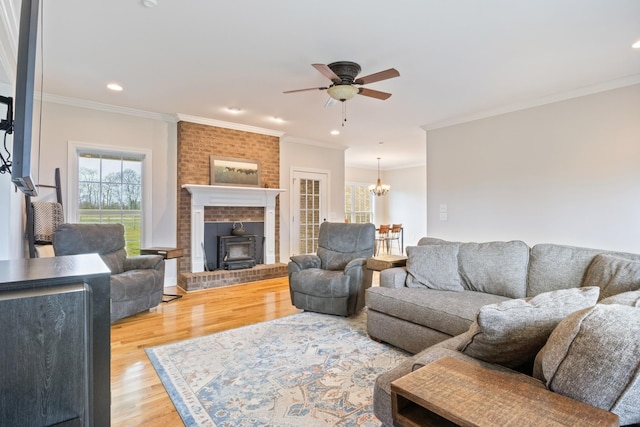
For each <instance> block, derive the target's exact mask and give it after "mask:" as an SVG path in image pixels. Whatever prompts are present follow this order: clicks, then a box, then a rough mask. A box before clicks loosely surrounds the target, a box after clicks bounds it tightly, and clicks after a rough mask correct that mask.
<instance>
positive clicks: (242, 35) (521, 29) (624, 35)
mask: <svg viewBox="0 0 640 427" xmlns="http://www.w3.org/2000/svg"><path fill="white" fill-rule="evenodd" d="M2 1H3V2H6V1H11V2H17V1H18V0H2ZM41 3H42V4H43V8H44V11H43V17H44V22H43V30H42V35H43V39H44V45H43V47H44V92H45V93H47V94H51V95H57V96H64V97H70V98H77V99H82V100H89V101H94V102H98V103H104V104H110V105H116V106H122V107H127V108H133V109H139V110H144V111H150V112H156V113H161V114H175V113H183V114H187V115H192V116H198V117H204V118H211V119H216V120H223V121H228V122H237V123H241V124H245V125H251V126H257V127H261V128H268V129H274V130H277V131H282V132H284V133H285V135H286V136H287V137H291V138H294V139H299V140H304V141H311V142H316V143H320V144H330V145H338V146H345V147H347V146H348V147H349V148H348V149H347V150H346V162H347V164H348V165H351V166H361V167H372V168H375V167H376V157H378V156H380V157H382V168H383V169H384V168H395V167H403V166H411V165H418V164H424V163H425V131H424V130H423V128H429V127H434V126H439V125H441V124H447V123H454V122H459V121H461V120H465V119H470V118H477V117H481V116H483V115H486V114H490V113H496V112H504V111H508V110H511V109H516V108H522V107H526V106H532V105H536V104H538V103H540V102H548V101H550V100H558V99H563V98H566V97H570V96H576V95H581V94H587V93H590V92H594V91H597V90H602V89H606V88H611V87H618V86H624V85H627V84H633V83H640V50H638V49H631V44H632V43H633V42H635V41H636V40H639V39H640V1H638V0H446V1H445V0H404V1H396V2H391V1H388V0H341V1H336V0H324V1H322V2H318V1H315V2H312V1H300V0H270V1H249V0H235V1H229V0H224V1H222V0H186V1H185V0H157V3H158V4H157V6H156V7H155V8H147V7H145V6H144V5H143V4H142V1H141V0H102V1H97V0H94V1H87V0H57V1H55V2H50V1H46V0H42V1H41ZM341 60H346V61H354V62H357V63H359V64H360V65H361V67H362V73H361V75H366V74H371V73H374V72H378V71H381V70H385V69H387V68H391V67H394V68H396V69H397V70H398V71H399V72H400V77H398V78H395V79H391V80H386V81H381V82H377V83H372V84H370V85H367V87H369V88H371V89H376V90H381V91H385V92H391V93H392V94H393V96H392V97H391V98H389V99H388V100H386V101H380V100H377V99H373V98H367V97H364V96H356V98H354V99H353V100H350V101H347V103H346V106H347V119H348V120H347V122H346V125H345V126H344V127H342V126H341V125H340V123H341V117H342V111H341V106H340V104H338V105H334V106H333V107H331V108H325V107H324V104H325V102H326V101H327V99H328V95H327V94H326V93H324V92H320V91H310V92H302V93H295V94H283V93H282V92H283V91H285V90H291V89H300V88H308V87H316V86H326V85H327V84H328V83H330V82H329V81H328V80H327V79H326V78H325V77H323V76H322V75H321V74H320V73H318V71H316V70H315V69H314V68H312V67H311V64H312V63H324V64H328V63H330V62H334V61H341ZM112 81H115V82H118V83H120V84H121V85H122V86H123V87H124V89H125V90H124V91H123V92H120V93H114V92H110V91H109V90H107V89H106V88H105V85H106V84H107V83H108V82H112ZM232 106H233V107H239V108H241V109H242V110H243V111H242V113H241V114H239V115H236V116H233V115H231V114H229V113H228V112H227V111H226V110H225V108H226V107H232ZM273 116H278V117H281V118H283V119H284V120H285V122H284V123H282V124H277V123H275V122H273V121H271V119H270V118H272V117H273ZM332 129H338V130H340V131H341V134H340V135H339V136H331V135H330V134H329V132H330V131H331V130H332ZM380 142H384V143H383V144H379V143H380Z"/></svg>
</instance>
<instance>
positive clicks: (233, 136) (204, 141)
mask: <svg viewBox="0 0 640 427" xmlns="http://www.w3.org/2000/svg"><path fill="white" fill-rule="evenodd" d="M212 155H215V156H217V157H231V158H234V159H247V160H258V161H259V162H260V175H261V180H262V186H265V185H266V186H268V187H269V188H278V187H279V185H280V139H279V138H278V137H277V136H269V135H261V134H257V133H251V132H244V131H239V130H233V129H225V128H219V127H215V126H208V125H202V124H196V123H190V122H184V121H181V122H179V123H178V215H177V217H178V227H177V230H178V236H177V242H178V247H180V248H183V249H184V256H183V257H182V258H180V259H179V265H178V272H179V273H187V272H190V271H191V194H190V193H189V192H188V191H187V190H185V189H183V188H182V186H183V185H184V184H200V185H209V184H211V183H210V177H211V175H210V168H209V166H210V165H209V163H210V156H212ZM204 217H205V221H263V220H264V208H262V207H215V206H207V207H206V208H205V212H204ZM275 217H276V230H275V234H276V236H275V238H276V241H275V255H276V262H279V258H280V257H279V253H280V221H279V218H280V202H279V200H278V198H276V215H275Z"/></svg>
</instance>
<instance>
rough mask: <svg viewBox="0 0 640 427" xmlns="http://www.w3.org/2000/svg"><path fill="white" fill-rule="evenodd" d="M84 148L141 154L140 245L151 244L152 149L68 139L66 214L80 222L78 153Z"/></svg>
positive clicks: (106, 151)
mask: <svg viewBox="0 0 640 427" xmlns="http://www.w3.org/2000/svg"><path fill="white" fill-rule="evenodd" d="M84 150H92V151H102V152H105V153H109V154H124V153H126V154H140V155H142V156H143V157H144V158H143V159H142V183H143V184H142V187H143V188H142V235H141V236H140V247H142V248H144V247H149V246H151V221H152V218H153V216H152V215H151V206H152V205H151V191H152V189H153V185H152V183H153V181H152V177H153V173H152V165H153V161H152V157H151V150H149V149H146V148H134V147H121V146H117V145H105V144H94V143H89V142H80V141H68V143H67V171H68V172H67V204H66V206H65V216H66V217H67V220H68V221H69V222H76V223H77V222H78V216H79V213H78V153H79V152H80V151H84Z"/></svg>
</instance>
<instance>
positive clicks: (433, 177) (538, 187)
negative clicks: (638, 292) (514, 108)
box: [427, 85, 640, 252]
mask: <svg viewBox="0 0 640 427" xmlns="http://www.w3.org/2000/svg"><path fill="white" fill-rule="evenodd" d="M427 146H428V148H427V156H428V157H427V159H428V164H427V173H428V187H427V190H428V191H427V200H428V232H429V235H430V236H434V237H441V238H445V239H451V240H463V241H487V240H508V239H519V240H523V241H525V242H526V243H528V244H529V245H533V244H536V243H540V242H550V243H562V244H570V245H576V246H587V247H595V248H603V249H618V250H623V251H632V252H640V162H639V159H640V85H634V86H629V87H625V88H620V89H615V90H611V91H606V92H601V93H598V94H594V95H588V96H584V97H580V98H574V99H571V100H567V101H562V102H556V103H552V104H547V105H543V106H540V107H535V108H530V109H527V110H522V111H518V112H513V113H508V114H503V115H499V116H494V117H490V118H487V119H482V120H477V121H473V122H469V123H465V124H460V125H455V126H450V127H446V128H442V129H435V130H430V131H428V133H427ZM440 205H447V210H448V220H447V221H441V220H440V219H439V216H440V215H439V214H440Z"/></svg>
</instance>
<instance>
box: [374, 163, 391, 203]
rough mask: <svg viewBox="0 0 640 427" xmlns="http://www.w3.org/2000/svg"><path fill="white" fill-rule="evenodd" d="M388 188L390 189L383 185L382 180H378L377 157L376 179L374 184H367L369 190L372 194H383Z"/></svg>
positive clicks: (389, 188)
mask: <svg viewBox="0 0 640 427" xmlns="http://www.w3.org/2000/svg"><path fill="white" fill-rule="evenodd" d="M389 190H391V187H390V186H388V185H383V184H382V181H380V157H378V181H376V185H370V186H369V191H370V192H371V195H373V196H384V195H385V194H387V193H388V192H389Z"/></svg>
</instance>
